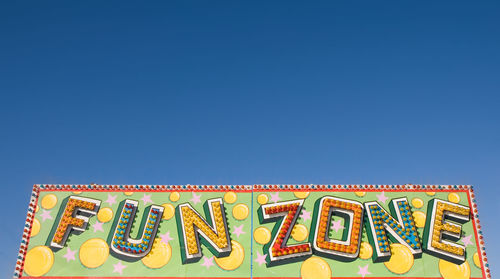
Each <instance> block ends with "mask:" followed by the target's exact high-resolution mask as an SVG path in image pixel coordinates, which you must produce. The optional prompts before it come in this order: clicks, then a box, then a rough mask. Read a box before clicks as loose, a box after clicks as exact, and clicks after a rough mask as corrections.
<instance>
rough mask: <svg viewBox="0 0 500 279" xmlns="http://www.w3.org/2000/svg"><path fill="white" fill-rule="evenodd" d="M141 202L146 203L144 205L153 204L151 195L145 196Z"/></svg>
mask: <svg viewBox="0 0 500 279" xmlns="http://www.w3.org/2000/svg"><path fill="white" fill-rule="evenodd" d="M141 201H142V202H143V203H144V205H147V204H148V203H153V201H152V200H151V194H149V195H146V194H144V197H142V199H141Z"/></svg>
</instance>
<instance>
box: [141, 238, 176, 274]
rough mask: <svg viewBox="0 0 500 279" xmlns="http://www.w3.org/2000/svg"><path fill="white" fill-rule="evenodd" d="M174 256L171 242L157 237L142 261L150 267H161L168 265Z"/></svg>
mask: <svg viewBox="0 0 500 279" xmlns="http://www.w3.org/2000/svg"><path fill="white" fill-rule="evenodd" d="M171 257H172V247H170V244H168V243H166V244H165V242H163V241H161V240H160V239H156V240H155V242H154V243H153V247H152V248H151V251H150V252H149V254H148V255H147V256H145V257H144V258H142V259H141V261H142V263H143V264H144V265H145V266H147V267H149V268H160V267H162V266H164V265H166V264H167V263H168V262H169V261H170V258H171Z"/></svg>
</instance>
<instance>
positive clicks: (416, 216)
mask: <svg viewBox="0 0 500 279" xmlns="http://www.w3.org/2000/svg"><path fill="white" fill-rule="evenodd" d="M425 219H426V216H425V213H423V212H422V211H415V212H413V220H414V221H415V226H417V228H423V227H425Z"/></svg>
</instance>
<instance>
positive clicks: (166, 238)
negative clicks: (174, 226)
mask: <svg viewBox="0 0 500 279" xmlns="http://www.w3.org/2000/svg"><path fill="white" fill-rule="evenodd" d="M160 238H161V241H163V243H165V244H168V242H169V241H170V240H173V238H172V237H170V231H168V232H166V233H164V234H161V235H160Z"/></svg>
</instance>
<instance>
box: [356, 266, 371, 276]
mask: <svg viewBox="0 0 500 279" xmlns="http://www.w3.org/2000/svg"><path fill="white" fill-rule="evenodd" d="M358 268H359V271H358V274H359V275H361V276H363V278H365V276H366V275H368V274H372V273H371V272H370V271H368V265H365V266H364V267H361V266H358Z"/></svg>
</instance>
